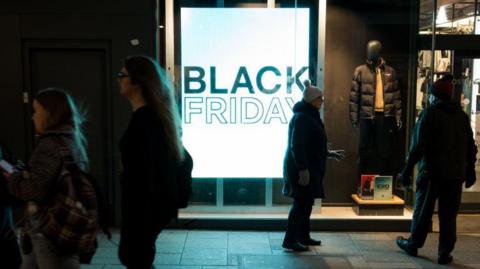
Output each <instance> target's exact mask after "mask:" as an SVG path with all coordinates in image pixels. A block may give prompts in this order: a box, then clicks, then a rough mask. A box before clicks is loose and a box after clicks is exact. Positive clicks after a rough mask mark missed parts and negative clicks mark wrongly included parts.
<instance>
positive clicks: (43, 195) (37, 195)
mask: <svg viewBox="0 0 480 269" xmlns="http://www.w3.org/2000/svg"><path fill="white" fill-rule="evenodd" d="M72 158H73V161H74V162H75V164H76V165H77V166H78V167H79V168H80V169H82V170H83V171H87V169H88V163H87V160H85V159H84V158H83V157H82V155H81V153H80V151H79V148H78V146H77V144H76V143H75V139H74V133H73V129H72V127H71V126H68V125H65V126H60V127H58V128H55V129H52V130H49V131H46V132H44V133H43V134H42V135H40V136H39V137H38V140H37V144H36V147H35V150H34V151H33V153H32V156H31V157H30V161H29V162H28V165H27V168H26V169H25V170H24V171H25V172H28V174H29V176H28V177H24V174H23V171H19V172H14V173H13V174H12V176H11V177H10V179H9V180H8V188H9V191H10V193H11V194H13V195H14V196H15V197H17V198H18V199H20V200H23V201H32V202H35V203H36V205H37V207H38V214H39V215H41V214H43V212H44V210H46V209H47V207H48V206H49V205H50V204H51V202H52V199H53V198H54V195H55V193H54V191H55V189H56V187H57V182H58V178H59V175H60V169H61V167H62V165H63V163H64V161H68V160H70V159H72Z"/></svg>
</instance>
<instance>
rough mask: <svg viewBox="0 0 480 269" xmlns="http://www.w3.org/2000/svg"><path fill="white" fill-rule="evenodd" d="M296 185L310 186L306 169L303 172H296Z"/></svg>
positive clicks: (308, 173)
mask: <svg viewBox="0 0 480 269" xmlns="http://www.w3.org/2000/svg"><path fill="white" fill-rule="evenodd" d="M298 176H299V177H298V184H299V185H300V186H307V185H308V184H310V172H308V170H307V169H305V170H300V171H299V172H298Z"/></svg>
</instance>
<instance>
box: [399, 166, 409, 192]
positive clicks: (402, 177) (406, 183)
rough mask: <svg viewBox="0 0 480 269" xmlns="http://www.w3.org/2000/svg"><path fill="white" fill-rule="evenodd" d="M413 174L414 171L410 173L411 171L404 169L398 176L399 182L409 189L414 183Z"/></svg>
mask: <svg viewBox="0 0 480 269" xmlns="http://www.w3.org/2000/svg"><path fill="white" fill-rule="evenodd" d="M412 174H413V171H410V169H408V170H407V169H406V168H405V169H403V171H402V172H401V173H400V174H398V180H400V182H402V185H403V187H408V186H410V184H411V183H412Z"/></svg>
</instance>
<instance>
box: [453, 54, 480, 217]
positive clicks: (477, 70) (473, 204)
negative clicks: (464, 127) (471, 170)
mask: <svg viewBox="0 0 480 269" xmlns="http://www.w3.org/2000/svg"><path fill="white" fill-rule="evenodd" d="M453 54H454V57H453V68H452V69H453V70H452V71H453V75H454V77H455V78H456V79H457V84H456V87H455V93H456V94H455V96H454V98H455V99H456V100H457V101H459V102H460V103H461V105H462V108H463V110H464V111H465V112H466V113H467V114H468V115H469V117H470V122H471V125H472V129H473V132H474V135H475V141H477V145H479V144H480V92H479V86H480V50H473V51H472V50H468V51H462V50H456V51H454V52H453ZM479 159H480V154H479V155H477V165H476V172H477V178H480V161H479ZM461 209H462V211H480V184H478V182H477V184H476V185H474V186H473V187H471V188H470V189H464V193H463V199H462V207H461Z"/></svg>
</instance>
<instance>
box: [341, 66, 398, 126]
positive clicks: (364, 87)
mask: <svg viewBox="0 0 480 269" xmlns="http://www.w3.org/2000/svg"><path fill="white" fill-rule="evenodd" d="M378 68H380V71H381V75H382V81H383V100H384V104H385V107H384V114H385V117H395V118H396V120H397V122H398V121H400V120H401V117H402V95H401V93H400V89H399V88H398V82H397V77H396V73H395V70H394V69H393V68H392V67H391V66H389V65H387V64H386V63H385V61H384V60H383V59H381V63H380V65H379V66H378ZM375 89H376V71H375V66H374V65H373V63H372V62H369V61H367V63H366V64H364V65H361V66H358V67H357V68H356V69H355V72H354V74H353V80H352V87H351V89H350V121H351V122H352V124H357V123H358V120H359V119H373V118H374V117H375V95H376V90H375Z"/></svg>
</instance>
